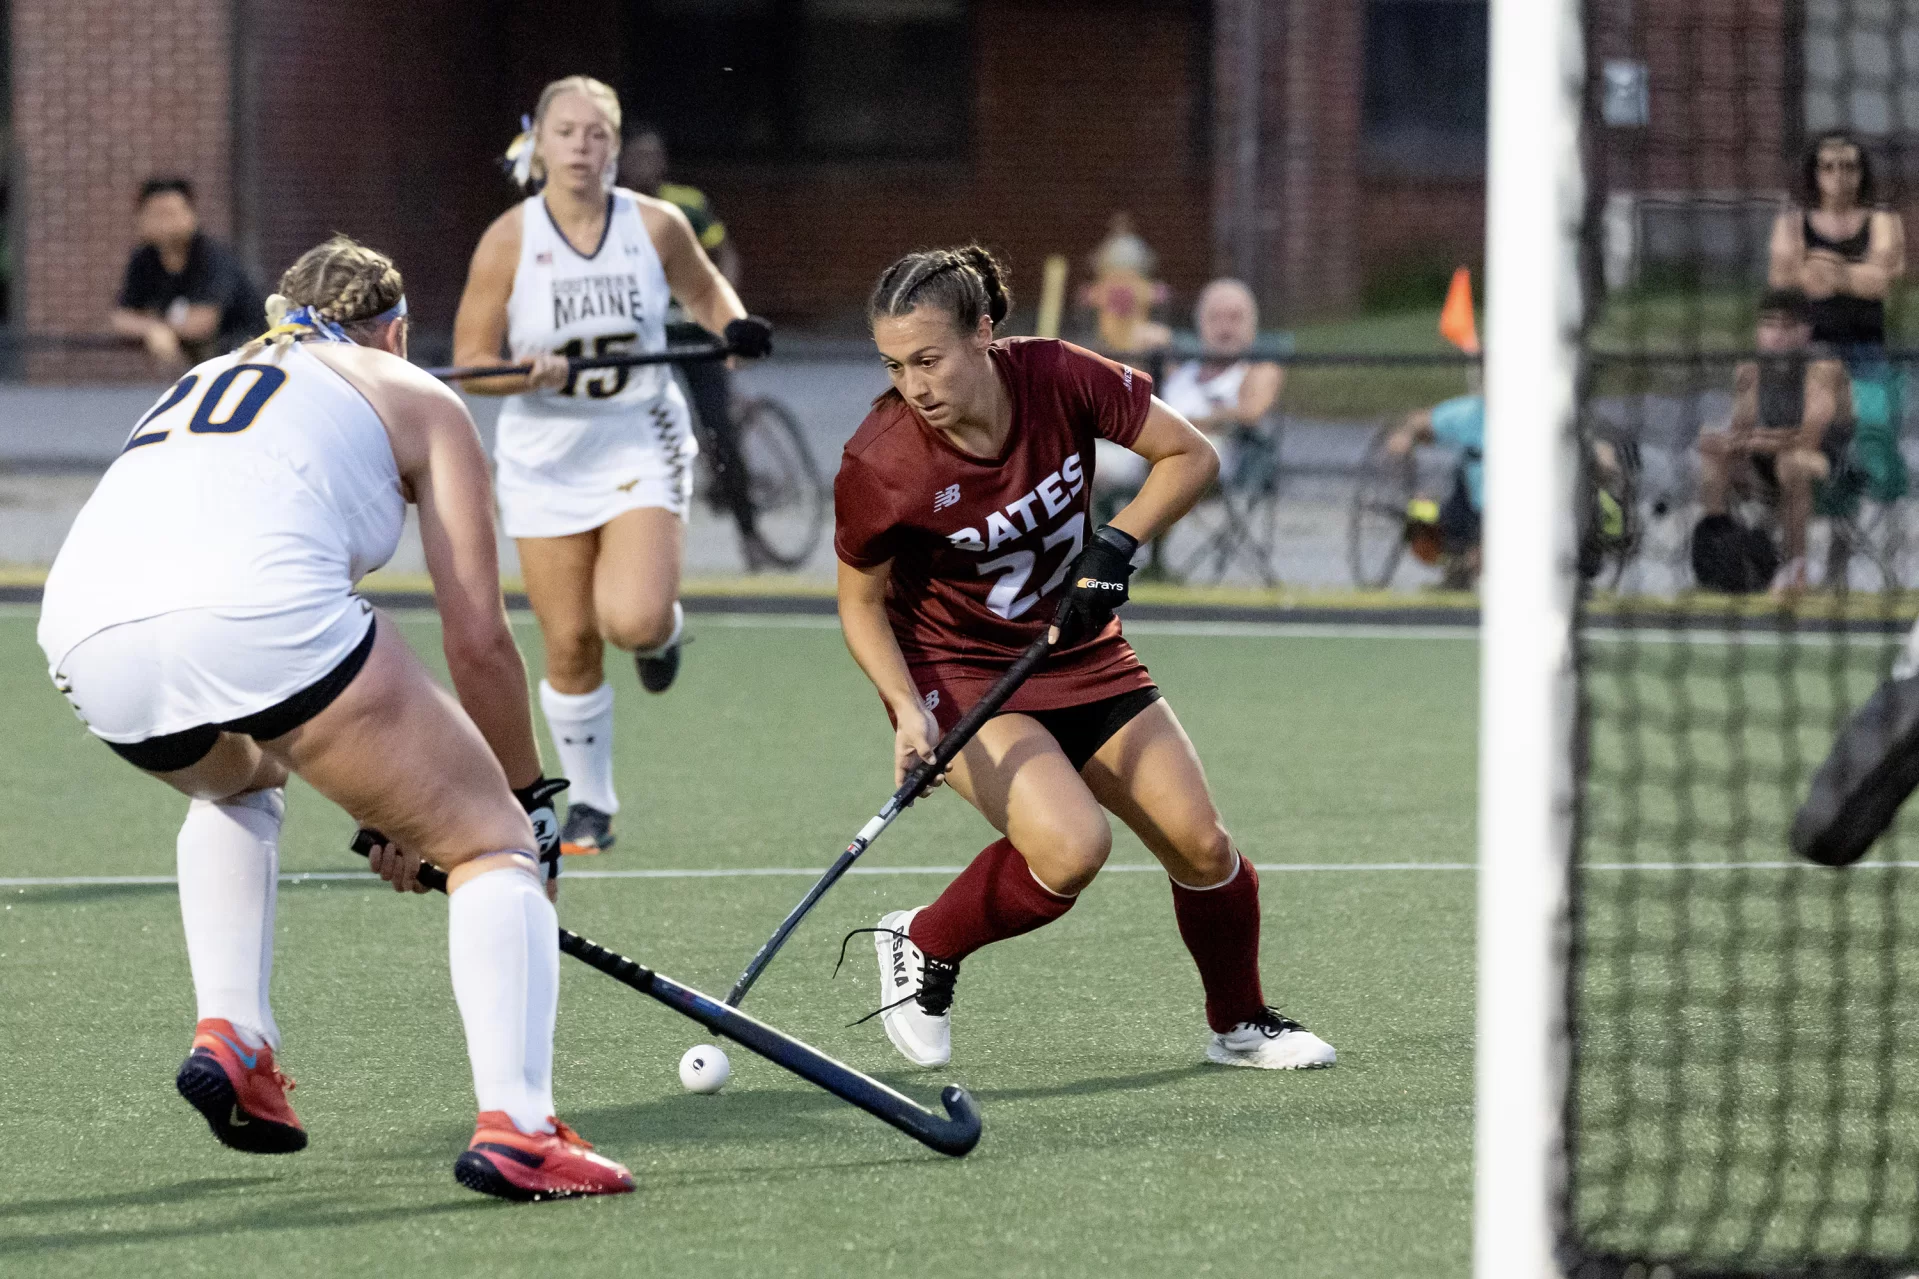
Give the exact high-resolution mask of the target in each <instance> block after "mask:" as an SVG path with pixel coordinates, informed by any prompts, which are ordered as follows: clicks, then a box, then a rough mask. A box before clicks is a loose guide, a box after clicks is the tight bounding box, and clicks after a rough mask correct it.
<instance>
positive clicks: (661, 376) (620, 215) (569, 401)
mask: <svg viewBox="0 0 1919 1279" xmlns="http://www.w3.org/2000/svg"><path fill="white" fill-rule="evenodd" d="M606 202H607V215H606V229H605V231H604V232H603V233H602V234H601V236H600V242H599V244H597V245H595V246H593V247H592V249H591V251H590V252H587V253H582V252H580V250H579V249H576V248H575V247H574V246H573V245H572V244H570V243H568V242H567V239H566V237H565V236H564V235H561V234H560V230H559V228H558V227H557V226H555V225H554V222H553V216H552V214H551V213H550V212H548V210H547V207H546V201H545V200H544V199H542V198H541V197H540V196H537V195H535V196H531V197H529V198H528V199H527V200H526V202H525V203H524V204H523V205H522V206H521V208H522V211H523V212H522V216H521V220H520V262H519V266H518V267H517V268H516V269H515V271H514V273H513V293H512V296H511V297H510V298H509V299H508V300H507V307H506V315H507V345H508V347H509V348H510V349H511V350H512V352H513V358H514V359H516V360H530V359H532V358H533V357H534V356H536V355H541V354H544V353H546V352H554V353H556V354H560V355H567V356H572V357H575V358H579V357H585V356H596V355H617V354H620V353H621V352H629V351H663V350H665V349H666V308H667V306H668V304H669V303H670V302H671V301H672V294H671V293H670V292H669V291H668V289H667V284H666V271H665V269H664V268H663V267H662V266H661V265H660V255H659V253H658V251H657V250H655V249H654V247H653V238H652V237H651V236H650V235H648V234H647V231H646V222H645V220H644V219H643V218H641V216H640V207H639V202H638V200H637V199H636V198H635V197H634V195H633V193H632V192H630V191H623V190H619V189H615V190H613V191H610V192H608V194H607V197H606ZM667 385H670V379H669V376H668V374H667V372H666V370H665V369H664V368H663V367H662V366H660V365H652V366H645V367H639V368H624V369H598V370H587V371H583V372H580V373H577V374H575V375H574V376H573V377H572V378H571V379H570V380H569V381H568V382H567V384H566V385H565V386H564V387H561V388H560V389H558V390H555V391H530V392H527V393H526V394H523V395H515V396H512V397H511V398H510V399H508V401H507V402H506V404H505V405H503V406H502V408H503V410H504V411H505V412H507V413H509V414H511V415H513V416H552V417H580V416H582V415H587V414H597V413H605V412H616V413H631V412H632V411H633V410H634V409H635V408H637V407H639V406H641V405H643V404H645V403H646V402H647V401H649V400H652V399H654V398H655V397H656V396H658V395H660V394H661V392H662V390H663V389H664V388H665V386H667Z"/></svg>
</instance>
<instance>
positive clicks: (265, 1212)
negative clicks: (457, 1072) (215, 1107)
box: [0, 1177, 501, 1253]
mask: <svg viewBox="0 0 1919 1279" xmlns="http://www.w3.org/2000/svg"><path fill="white" fill-rule="evenodd" d="M269 1181H273V1182H281V1184H283V1185H285V1184H287V1183H285V1182H284V1181H282V1179H280V1178H277V1177H199V1178H196V1179H194V1180H192V1181H184V1182H180V1183H178V1184H176V1185H172V1186H158V1187H155V1188H154V1189H152V1190H146V1191H137V1192H133V1193H130V1194H127V1195H103V1196H98V1197H89V1198H83V1199H41V1200H27V1201H25V1202H23V1203H18V1204H10V1205H8V1206H7V1208H6V1212H7V1213H8V1214H16V1215H38V1214H42V1213H54V1212H81V1211H93V1210H98V1209H99V1208H101V1207H103V1206H104V1207H140V1206H148V1205H158V1204H175V1203H183V1202H187V1201H189V1200H194V1199H198V1198H201V1197H202V1196H204V1195H205V1194H206V1192H208V1191H209V1190H220V1189H238V1188H241V1187H244V1186H248V1185H252V1184H254V1183H257V1182H269ZM500 1208H501V1204H500V1201H499V1200H497V1199H488V1198H486V1197H484V1196H481V1195H474V1196H472V1197H471V1198H467V1199H456V1200H448V1201H446V1202H444V1203H436V1204H418V1203H411V1204H387V1205H380V1206H377V1207H368V1208H346V1207H340V1206H338V1205H336V1204H331V1203H325V1202H308V1203H302V1204H274V1205H270V1206H267V1207H263V1208H258V1209H255V1210H253V1211H243V1212H241V1213H239V1214H237V1215H234V1216H221V1217H219V1218H217V1219H210V1220H201V1221H190V1222H180V1223H178V1224H168V1225H159V1226H143V1227H135V1228H131V1229H126V1230H116V1229H114V1228H112V1227H111V1226H108V1227H105V1228H99V1227H95V1228H92V1229H87V1230H60V1231H50V1232H48V1233H46V1234H31V1233H23V1234H15V1233H12V1232H10V1231H0V1253H34V1252H65V1251H68V1250H70V1249H74V1248H91V1247H101V1246H110V1247H119V1246H122V1245H126V1244H139V1243H158V1242H161V1241H163V1240H169V1239H194V1238H203V1237H204V1238H211V1237H215V1236H229V1237H230V1236H232V1235H234V1234H237V1233H240V1232H243V1231H256V1230H311V1229H324V1228H326V1227H330V1226H365V1225H373V1224H376V1223H378V1222H382V1221H409V1222H412V1221H418V1220H419V1219H421V1218H423V1217H437V1216H442V1215H445V1214H448V1213H468V1212H489V1211H499V1210H500Z"/></svg>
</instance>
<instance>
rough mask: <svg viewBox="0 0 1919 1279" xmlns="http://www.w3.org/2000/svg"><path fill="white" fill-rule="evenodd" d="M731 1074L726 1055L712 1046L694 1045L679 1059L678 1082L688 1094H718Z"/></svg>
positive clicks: (730, 1065) (730, 1066)
mask: <svg viewBox="0 0 1919 1279" xmlns="http://www.w3.org/2000/svg"><path fill="white" fill-rule="evenodd" d="M732 1073H733V1066H732V1063H730V1062H728V1061H727V1060H726V1054H725V1053H723V1052H721V1051H720V1050H719V1049H717V1048H715V1047H714V1046H713V1045H712V1044H695V1045H694V1046H693V1047H691V1048H689V1049H687V1050H686V1055H685V1056H684V1057H681V1058H680V1082H681V1083H682V1084H684V1085H685V1086H686V1090H687V1091H688V1092H707V1093H711V1092H718V1091H719V1090H720V1089H722V1088H724V1087H726V1081H727V1078H728V1077H729V1076H730V1075H732Z"/></svg>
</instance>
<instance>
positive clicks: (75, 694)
mask: <svg viewBox="0 0 1919 1279" xmlns="http://www.w3.org/2000/svg"><path fill="white" fill-rule="evenodd" d="M372 626H373V606H372V605H371V604H369V603H367V602H366V601H365V600H363V599H361V598H360V597H359V596H357V595H343V596H341V597H340V598H339V599H338V600H337V601H331V602H329V603H327V604H324V605H319V606H309V607H305V608H298V609H282V610H279V611H276V612H264V613H263V612H258V611H255V610H249V609H226V608H186V609H178V610H176V611H174V612H171V613H162V614H160V615H159V616H157V617H148V618H143V619H142V620H140V621H137V622H123V623H122V624H120V625H118V626H110V627H108V628H107V629H106V630H104V631H100V632H98V633H97V634H94V635H90V636H88V637H87V638H86V639H84V640H81V641H80V642H79V643H78V644H76V645H74V647H73V648H72V650H71V651H69V652H68V653H67V654H66V656H65V657H63V658H60V659H57V660H55V661H54V663H53V666H52V667H51V668H50V669H51V674H52V675H53V682H54V686H55V687H56V688H58V689H59V690H60V691H61V692H62V693H64V694H65V695H66V698H67V701H69V702H70V703H72V705H73V709H74V713H75V714H77V715H79V717H80V720H81V722H82V723H84V724H85V725H86V726H87V728H88V730H89V731H91V732H92V733H93V735H94V736H96V737H99V738H103V739H104V740H106V741H109V742H119V743H131V742H144V741H146V740H148V739H149V738H153V737H164V736H166V735H168V734H170V733H181V732H185V731H186V730H188V729H190V728H199V727H201V726H202V725H207V724H226V723H230V722H232V721H233V720H237V719H244V718H246V717H247V716H249V715H257V714H258V713H259V712H261V711H264V710H268V709H270V708H272V707H275V706H278V705H279V704H280V703H282V702H284V701H286V700H287V699H288V698H290V697H292V696H293V695H294V694H295V693H299V692H301V691H303V690H305V689H307V688H309V687H311V686H312V685H314V684H316V683H318V682H319V681H320V680H321V679H322V678H323V677H325V676H326V675H327V674H329V673H330V672H331V671H333V669H334V668H335V667H337V666H339V665H340V663H342V662H344V661H345V660H346V659H347V658H348V657H349V656H351V655H352V653H353V651H354V650H355V649H356V648H358V647H359V646H360V643H361V641H363V640H365V639H366V635H367V631H368V630H369V629H371V628H372Z"/></svg>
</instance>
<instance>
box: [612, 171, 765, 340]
mask: <svg viewBox="0 0 1919 1279" xmlns="http://www.w3.org/2000/svg"><path fill="white" fill-rule="evenodd" d="M634 198H635V199H636V200H637V201H638V202H639V206H640V217H641V219H642V220H643V221H644V222H645V223H646V232H647V234H648V235H649V236H651V237H652V239H653V247H654V248H655V249H657V250H658V251H659V255H660V266H661V268H662V269H663V270H664V271H665V272H666V284H667V287H668V288H669V289H671V290H672V291H673V296H674V297H675V298H677V299H678V300H679V303H680V305H681V306H683V307H685V308H686V312H687V314H688V315H690V316H692V317H693V319H694V321H695V322H697V323H698V324H699V326H700V327H701V328H703V329H705V330H706V331H707V332H709V333H724V332H726V326H727V325H728V324H731V323H732V322H733V321H734V320H743V319H745V318H746V307H745V306H744V305H743V304H742V303H741V302H740V295H739V294H737V293H735V292H734V291H733V286H732V285H731V284H729V283H727V280H726V277H725V276H724V275H722V274H720V270H719V268H718V267H716V266H714V265H713V260H712V259H711V258H709V257H707V256H706V250H704V249H702V248H701V247H700V241H699V238H698V237H697V236H695V235H694V234H693V224H692V223H690V222H688V221H687V220H686V214H684V213H682V212H680V210H679V208H678V206H676V205H673V204H669V203H668V202H666V201H665V200H656V199H654V198H653V197H652V196H648V195H636V196H635V197H634Z"/></svg>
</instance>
